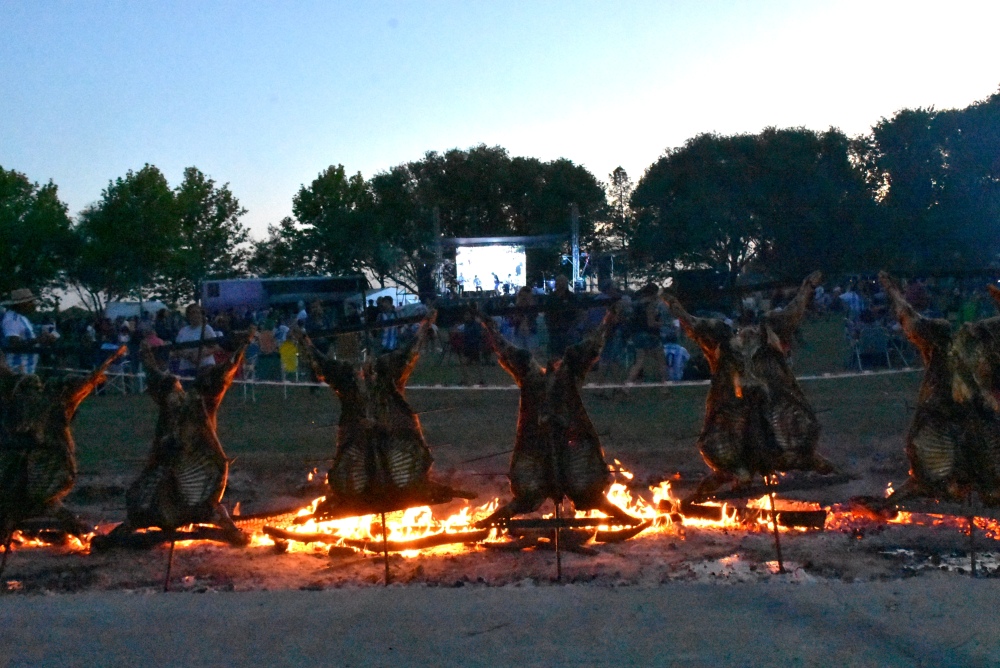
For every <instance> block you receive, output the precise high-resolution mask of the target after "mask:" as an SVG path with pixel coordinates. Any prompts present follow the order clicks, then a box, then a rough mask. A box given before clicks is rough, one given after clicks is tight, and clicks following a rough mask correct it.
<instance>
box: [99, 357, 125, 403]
mask: <svg viewBox="0 0 1000 668" xmlns="http://www.w3.org/2000/svg"><path fill="white" fill-rule="evenodd" d="M115 350H117V348H115V349H114V350H110V349H109V350H107V351H105V350H104V349H103V348H102V350H101V351H102V353H103V352H107V354H106V355H103V358H104V359H107V358H108V357H109V356H111V355H112V354H114V351H115ZM102 363H103V360H102ZM131 373H132V363H131V362H130V361H129V358H128V355H123V356H122V357H119V358H118V359H117V360H116V361H115V362H114V363H113V364H112V365H111V366H109V367H108V369H107V371H105V372H104V376H105V379H106V380H105V381H104V385H102V386H101V393H102V394H108V393H111V392H115V393H117V394H121V395H126V394H129V389H130V388H129V386H130V384H131V382H130V379H129V376H130V375H131Z"/></svg>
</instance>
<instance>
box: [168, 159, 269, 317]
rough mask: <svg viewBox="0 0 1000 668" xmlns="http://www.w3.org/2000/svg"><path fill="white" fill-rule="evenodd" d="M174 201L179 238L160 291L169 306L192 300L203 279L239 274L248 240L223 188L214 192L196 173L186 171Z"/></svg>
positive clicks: (207, 180)
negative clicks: (178, 224)
mask: <svg viewBox="0 0 1000 668" xmlns="http://www.w3.org/2000/svg"><path fill="white" fill-rule="evenodd" d="M174 198H175V206H176V211H177V215H178V216H179V221H180V227H179V229H178V232H179V235H178V239H177V243H176V245H175V246H174V248H173V252H172V253H171V257H170V261H169V263H168V266H167V268H166V271H165V272H164V275H163V277H162V287H161V289H160V292H161V294H162V295H163V296H164V297H166V300H167V301H168V302H172V303H173V302H181V301H188V300H190V299H196V298H197V297H198V290H199V286H200V285H201V282H202V281H204V280H205V279H206V278H229V277H232V276H237V275H239V274H240V273H242V272H243V270H244V264H245V262H246V259H247V255H248V251H247V249H246V245H247V243H248V242H249V240H250V233H249V232H248V231H247V229H246V228H245V227H244V226H243V225H242V224H241V223H240V217H241V216H242V215H243V214H245V213H246V209H244V208H243V207H241V206H240V203H239V200H237V199H236V197H235V196H234V195H233V193H232V192H231V191H230V190H229V184H228V183H227V184H225V185H223V186H222V187H218V186H216V185H215V181H213V180H212V179H210V178H208V177H207V176H205V175H204V174H203V173H202V172H201V171H200V170H198V169H197V168H195V167H188V168H187V169H185V170H184V181H183V182H182V183H181V185H180V186H178V187H177V190H176V191H175V194H174Z"/></svg>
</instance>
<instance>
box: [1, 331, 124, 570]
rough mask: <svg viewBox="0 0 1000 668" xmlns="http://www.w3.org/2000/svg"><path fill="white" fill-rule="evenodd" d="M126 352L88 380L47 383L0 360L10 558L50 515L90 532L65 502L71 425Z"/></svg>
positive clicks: (70, 480) (4, 530)
mask: <svg viewBox="0 0 1000 668" xmlns="http://www.w3.org/2000/svg"><path fill="white" fill-rule="evenodd" d="M125 350H126V349H125V348H124V347H122V348H119V349H118V351H117V352H116V353H115V354H114V355H112V356H111V357H109V358H108V359H107V360H105V362H104V364H103V365H101V367H100V368H98V369H97V370H95V371H94V372H93V373H91V374H90V375H89V376H87V377H85V378H64V379H59V380H50V381H49V382H47V383H42V381H41V379H39V377H38V376H35V375H25V374H20V373H15V372H13V371H12V370H11V369H10V368H9V367H8V366H7V363H6V360H5V358H4V356H3V355H0V543H2V544H3V545H4V558H5V559H6V554H7V550H8V549H9V545H10V540H11V536H12V535H13V533H14V531H15V530H16V529H17V528H18V527H19V526H20V525H21V524H22V523H23V522H25V521H26V520H28V519H31V518H34V517H38V516H41V515H47V514H48V515H52V516H53V517H55V518H56V519H57V520H58V523H59V525H60V526H61V528H62V529H63V530H64V531H66V532H67V533H70V534H73V535H80V534H82V533H85V532H86V529H85V528H84V527H81V526H80V523H79V522H78V521H77V519H76V518H75V517H74V516H73V514H72V513H70V512H69V511H68V510H67V509H66V508H64V507H63V506H62V503H61V502H62V499H63V498H65V497H66V495H67V494H69V492H70V490H71V489H72V488H73V484H74V483H75V482H76V475H77V467H76V444H75V443H74V441H73V434H72V432H71V431H70V424H71V423H72V421H73V418H74V416H75V415H76V411H77V409H78V408H79V407H80V404H81V403H83V400H84V399H86V398H87V396H89V395H90V393H91V392H92V391H93V390H94V388H95V387H97V386H98V385H99V384H100V383H101V382H103V381H104V373H105V371H107V369H108V367H109V366H110V365H111V364H112V363H113V362H114V361H115V360H116V359H117V358H118V357H120V356H121V355H123V354H124V353H125ZM0 570H2V568H0Z"/></svg>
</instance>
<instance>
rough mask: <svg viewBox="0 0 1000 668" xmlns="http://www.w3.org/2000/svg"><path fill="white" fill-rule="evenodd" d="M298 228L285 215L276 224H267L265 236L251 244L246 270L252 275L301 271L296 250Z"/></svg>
mask: <svg viewBox="0 0 1000 668" xmlns="http://www.w3.org/2000/svg"><path fill="white" fill-rule="evenodd" d="M298 243H299V242H298V228H297V227H296V226H295V221H294V220H293V219H292V218H290V217H288V216H286V217H284V218H282V219H281V222H280V223H278V224H277V225H268V226H267V238H266V239H261V240H260V241H257V242H255V243H254V244H253V247H252V249H251V252H250V255H249V257H248V258H247V271H248V272H249V273H250V274H251V275H253V276H293V275H295V274H298V273H301V271H302V262H301V259H300V258H299V255H298V253H297V251H296V247H297V245H298Z"/></svg>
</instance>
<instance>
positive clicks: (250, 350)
mask: <svg viewBox="0 0 1000 668" xmlns="http://www.w3.org/2000/svg"><path fill="white" fill-rule="evenodd" d="M258 357H260V346H259V345H258V344H257V342H256V341H254V342H253V343H251V344H250V345H249V346H247V351H246V354H245V355H244V356H243V368H242V369H240V375H241V377H242V379H243V401H246V400H247V388H248V387H249V390H250V396H251V401H253V402H254V403H256V402H257V358H258Z"/></svg>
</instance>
